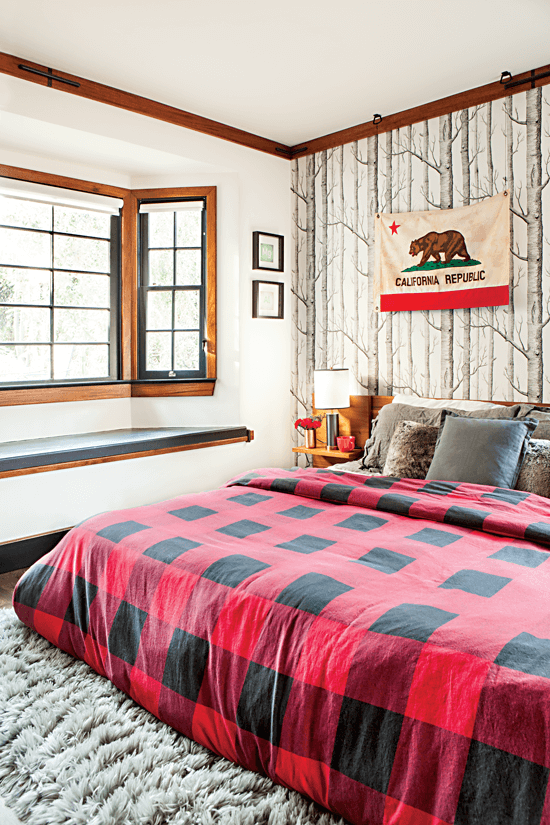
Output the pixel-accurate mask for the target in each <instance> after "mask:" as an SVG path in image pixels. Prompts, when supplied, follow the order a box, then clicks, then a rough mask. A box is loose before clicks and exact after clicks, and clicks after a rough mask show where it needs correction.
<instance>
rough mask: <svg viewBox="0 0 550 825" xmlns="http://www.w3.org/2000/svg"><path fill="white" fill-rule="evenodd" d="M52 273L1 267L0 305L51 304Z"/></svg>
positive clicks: (40, 270)
mask: <svg viewBox="0 0 550 825" xmlns="http://www.w3.org/2000/svg"><path fill="white" fill-rule="evenodd" d="M49 303H50V273H49V272H45V271H44V270H42V269H6V268H1V267H0V304H49Z"/></svg>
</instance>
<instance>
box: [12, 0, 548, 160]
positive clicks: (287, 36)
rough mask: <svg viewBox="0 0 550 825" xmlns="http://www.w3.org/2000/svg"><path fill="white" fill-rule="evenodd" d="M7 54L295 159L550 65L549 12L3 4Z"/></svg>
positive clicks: (503, 0) (237, 1)
mask: <svg viewBox="0 0 550 825" xmlns="http://www.w3.org/2000/svg"><path fill="white" fill-rule="evenodd" d="M0 19H1V21H2V27H1V31H0V51H4V52H8V53H10V54H15V55H17V56H18V57H22V58H26V59H27V60H33V61H36V62H37V63H42V64H44V65H47V66H50V67H52V68H54V69H58V70H63V71H66V72H69V73H72V74H76V75H80V76H82V77H85V78H89V79H91V80H96V81H99V82H101V83H105V84H107V85H110V86H115V87H117V88H120V89H124V90H127V91H130V92H134V93H136V94H140V95H143V96H145V97H149V98H152V99H154V100H159V101H162V102H164V103H168V104H171V105H173V106H177V107H178V108H180V109H185V110H188V111H191V112H194V113H196V114H200V115H203V116H205V117H209V118H213V119H214V120H218V121H221V122H222V123H227V124H230V125H232V126H237V127H239V128H241V129H245V130H247V131H250V132H254V133H256V134H259V135H263V136H265V137H269V138H272V139H273V140H278V141H281V142H282V143H285V144H289V145H295V144H298V143H302V142H304V141H307V140H309V139H312V138H314V137H319V136H320V135H323V134H327V133H329V132H333V131H337V130H339V129H344V128H347V127H349V126H353V125H355V124H357V123H362V122H364V121H366V120H370V119H371V118H372V115H373V114H374V113H375V112H380V113H381V114H382V115H384V114H391V113H393V112H398V111H401V110H403V109H407V108H410V107H412V106H416V105H419V104H422V103H427V102H429V101H431V100H436V99H438V98H440V97H445V96H447V95H450V94H454V93H456V92H460V91H463V90H465V89H469V88H472V87H475V86H481V85H484V84H485V83H489V82H492V81H494V80H498V78H499V77H500V73H501V71H503V70H508V71H511V72H512V73H519V72H522V71H526V70H529V69H532V68H536V67H539V66H542V65H544V64H546V63H550V49H549V46H548V35H549V32H550V2H549V0H454V2H452V0H339V2H335V0H278V2H276V3H266V2H265V0H156V2H151V0H85V1H84V0H0Z"/></svg>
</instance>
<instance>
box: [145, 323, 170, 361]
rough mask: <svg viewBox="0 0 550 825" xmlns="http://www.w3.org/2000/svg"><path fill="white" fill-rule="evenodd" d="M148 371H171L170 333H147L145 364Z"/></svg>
mask: <svg viewBox="0 0 550 825" xmlns="http://www.w3.org/2000/svg"><path fill="white" fill-rule="evenodd" d="M145 369H148V370H171V369H172V333H171V332H148V333H147V363H146V365H145Z"/></svg>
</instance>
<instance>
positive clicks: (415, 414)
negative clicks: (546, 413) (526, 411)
mask: <svg viewBox="0 0 550 825" xmlns="http://www.w3.org/2000/svg"><path fill="white" fill-rule="evenodd" d="M519 409H520V405H519V404H515V405H514V406H512V407H496V408H495V409H490V410H471V411H468V412H466V411H463V410H457V411H456V412H457V414H458V415H460V416H461V417H464V418H482V419H485V418H490V419H493V418H495V419H500V418H504V419H512V418H515V417H516V415H517V413H518V412H519ZM442 412H443V410H433V409H428V408H427V407H411V406H409V405H408V404H386V406H385V407H382V409H381V410H380V412H379V413H378V415H377V416H376V418H375V419H374V420H373V422H372V430H371V436H370V438H369V440H368V441H367V442H366V444H365V454H364V456H363V466H364V467H365V469H368V470H376V471H377V472H379V473H381V472H382V471H383V469H384V464H385V463H386V458H387V455H388V448H389V446H390V441H391V439H392V436H393V433H394V431H395V428H396V427H397V425H398V424H399V423H400V422H401V421H415V422H416V423H418V424H428V425H429V426H430V427H439V426H440V425H441V414H442Z"/></svg>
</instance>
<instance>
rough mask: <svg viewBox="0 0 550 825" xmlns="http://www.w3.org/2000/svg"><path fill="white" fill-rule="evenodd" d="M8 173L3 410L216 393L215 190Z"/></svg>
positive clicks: (0, 289)
mask: <svg viewBox="0 0 550 825" xmlns="http://www.w3.org/2000/svg"><path fill="white" fill-rule="evenodd" d="M0 170H1V176H0V406H7V405H12V404H38V403H44V402H51V401H77V400H84V399H89V400H94V399H100V398H123V397H129V396H138V397H144V396H148V397H154V396H162V395H172V396H192V395H203V396H204V395H212V394H213V392H214V385H215V380H216V187H215V186H207V187H193V188H173V189H143V190H130V189H123V188H121V187H116V186H110V185H107V184H99V183H94V182H91V181H81V180H75V179H72V178H64V177H61V176H57V175H50V174H47V173H45V172H35V171H31V170H28V169H18V168H15V167H7V166H1V167H0ZM140 207H141V209H140Z"/></svg>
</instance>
